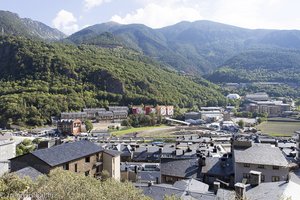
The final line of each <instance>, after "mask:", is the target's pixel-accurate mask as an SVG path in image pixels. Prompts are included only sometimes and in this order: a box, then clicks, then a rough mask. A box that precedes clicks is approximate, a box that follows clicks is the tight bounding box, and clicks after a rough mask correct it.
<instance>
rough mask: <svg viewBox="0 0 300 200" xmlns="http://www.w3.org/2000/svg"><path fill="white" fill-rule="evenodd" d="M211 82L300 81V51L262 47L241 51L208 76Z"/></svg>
mask: <svg viewBox="0 0 300 200" xmlns="http://www.w3.org/2000/svg"><path fill="white" fill-rule="evenodd" d="M208 78H209V80H211V81H213V82H219V83H222V82H281V83H293V82H296V83H297V82H298V83H300V51H299V50H287V49H263V50H253V51H247V52H244V53H241V54H239V55H237V56H234V57H233V58H231V59H229V60H228V61H226V62H225V63H224V65H223V66H222V67H221V68H219V69H218V70H216V71H215V72H214V73H212V75H210V76H208Z"/></svg>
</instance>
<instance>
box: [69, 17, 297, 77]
mask: <svg viewBox="0 0 300 200" xmlns="http://www.w3.org/2000/svg"><path fill="white" fill-rule="evenodd" d="M87 30H90V31H91V32H90V33H89V34H90V35H97V34H103V33H104V32H108V33H110V34H112V35H113V36H114V37H116V38H118V39H119V41H121V45H123V46H125V47H129V48H132V49H135V50H137V51H140V52H142V53H144V54H145V55H147V56H150V57H152V58H155V59H157V60H159V61H161V62H163V63H164V64H167V65H169V66H171V67H172V68H174V69H175V70H178V71H184V72H186V73H191V74H194V73H197V74H207V73H210V72H212V71H214V70H215V69H217V68H218V67H219V66H222V65H223V63H225V62H226V61H227V60H228V59H230V58H232V57H234V56H236V55H238V54H240V53H242V52H243V51H247V50H249V49H262V48H290V49H293V48H295V49H300V31H298V30H276V29H246V28H241V27H237V26H232V25H227V24H222V23H218V22H212V21H208V20H200V21H195V22H187V21H183V22H179V23H177V24H175V25H171V26H167V27H163V28H159V29H152V28H150V27H147V26H145V25H142V24H128V25H124V24H118V23H114V22H108V23H102V24H96V25H93V26H90V27H87V28H85V29H83V30H80V31H79V32H77V33H74V34H73V35H71V36H69V37H68V40H70V41H73V42H75V43H76V38H83V37H86V40H84V39H82V40H81V44H82V43H83V44H90V43H89V40H88V37H89V36H88V35H87V34H85V33H84V31H87ZM100 43H101V42H100Z"/></svg>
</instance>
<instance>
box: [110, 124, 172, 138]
mask: <svg viewBox="0 0 300 200" xmlns="http://www.w3.org/2000/svg"><path fill="white" fill-rule="evenodd" d="M163 127H167V126H166V125H160V126H145V127H138V128H129V129H123V130H119V131H113V132H111V134H112V135H115V136H122V135H126V134H130V133H136V132H141V131H147V130H151V129H156V128H163Z"/></svg>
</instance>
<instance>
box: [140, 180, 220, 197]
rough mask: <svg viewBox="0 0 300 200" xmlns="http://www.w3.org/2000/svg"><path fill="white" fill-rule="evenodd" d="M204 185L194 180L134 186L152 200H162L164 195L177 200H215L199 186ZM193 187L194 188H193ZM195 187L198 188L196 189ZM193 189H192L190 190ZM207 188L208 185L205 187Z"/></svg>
mask: <svg viewBox="0 0 300 200" xmlns="http://www.w3.org/2000/svg"><path fill="white" fill-rule="evenodd" d="M203 185H206V184H204V183H201V182H199V181H196V180H193V179H192V180H187V181H179V182H176V183H175V184H174V185H169V184H158V185H155V184H154V185H152V186H147V185H136V186H137V187H138V188H140V189H142V190H143V192H144V194H145V195H147V196H150V197H151V198H153V199H154V200H163V199H164V197H165V195H168V196H171V195H175V196H176V197H177V198H180V199H184V200H185V199H186V200H194V199H198V200H215V198H216V196H215V195H214V194H213V193H211V192H208V191H207V190H205V189H204V188H202V187H201V186H203ZM194 186H195V187H194ZM197 186H200V188H198V187H197ZM190 188H194V189H192V190H191V189H190ZM205 188H208V185H207V187H205Z"/></svg>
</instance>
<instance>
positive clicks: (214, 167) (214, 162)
mask: <svg viewBox="0 0 300 200" xmlns="http://www.w3.org/2000/svg"><path fill="white" fill-rule="evenodd" d="M222 159H224V161H222V160H221V158H215V157H207V158H206V159H205V166H203V167H202V169H201V173H204V174H210V175H215V176H230V175H232V174H234V169H233V159H232V158H222Z"/></svg>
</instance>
